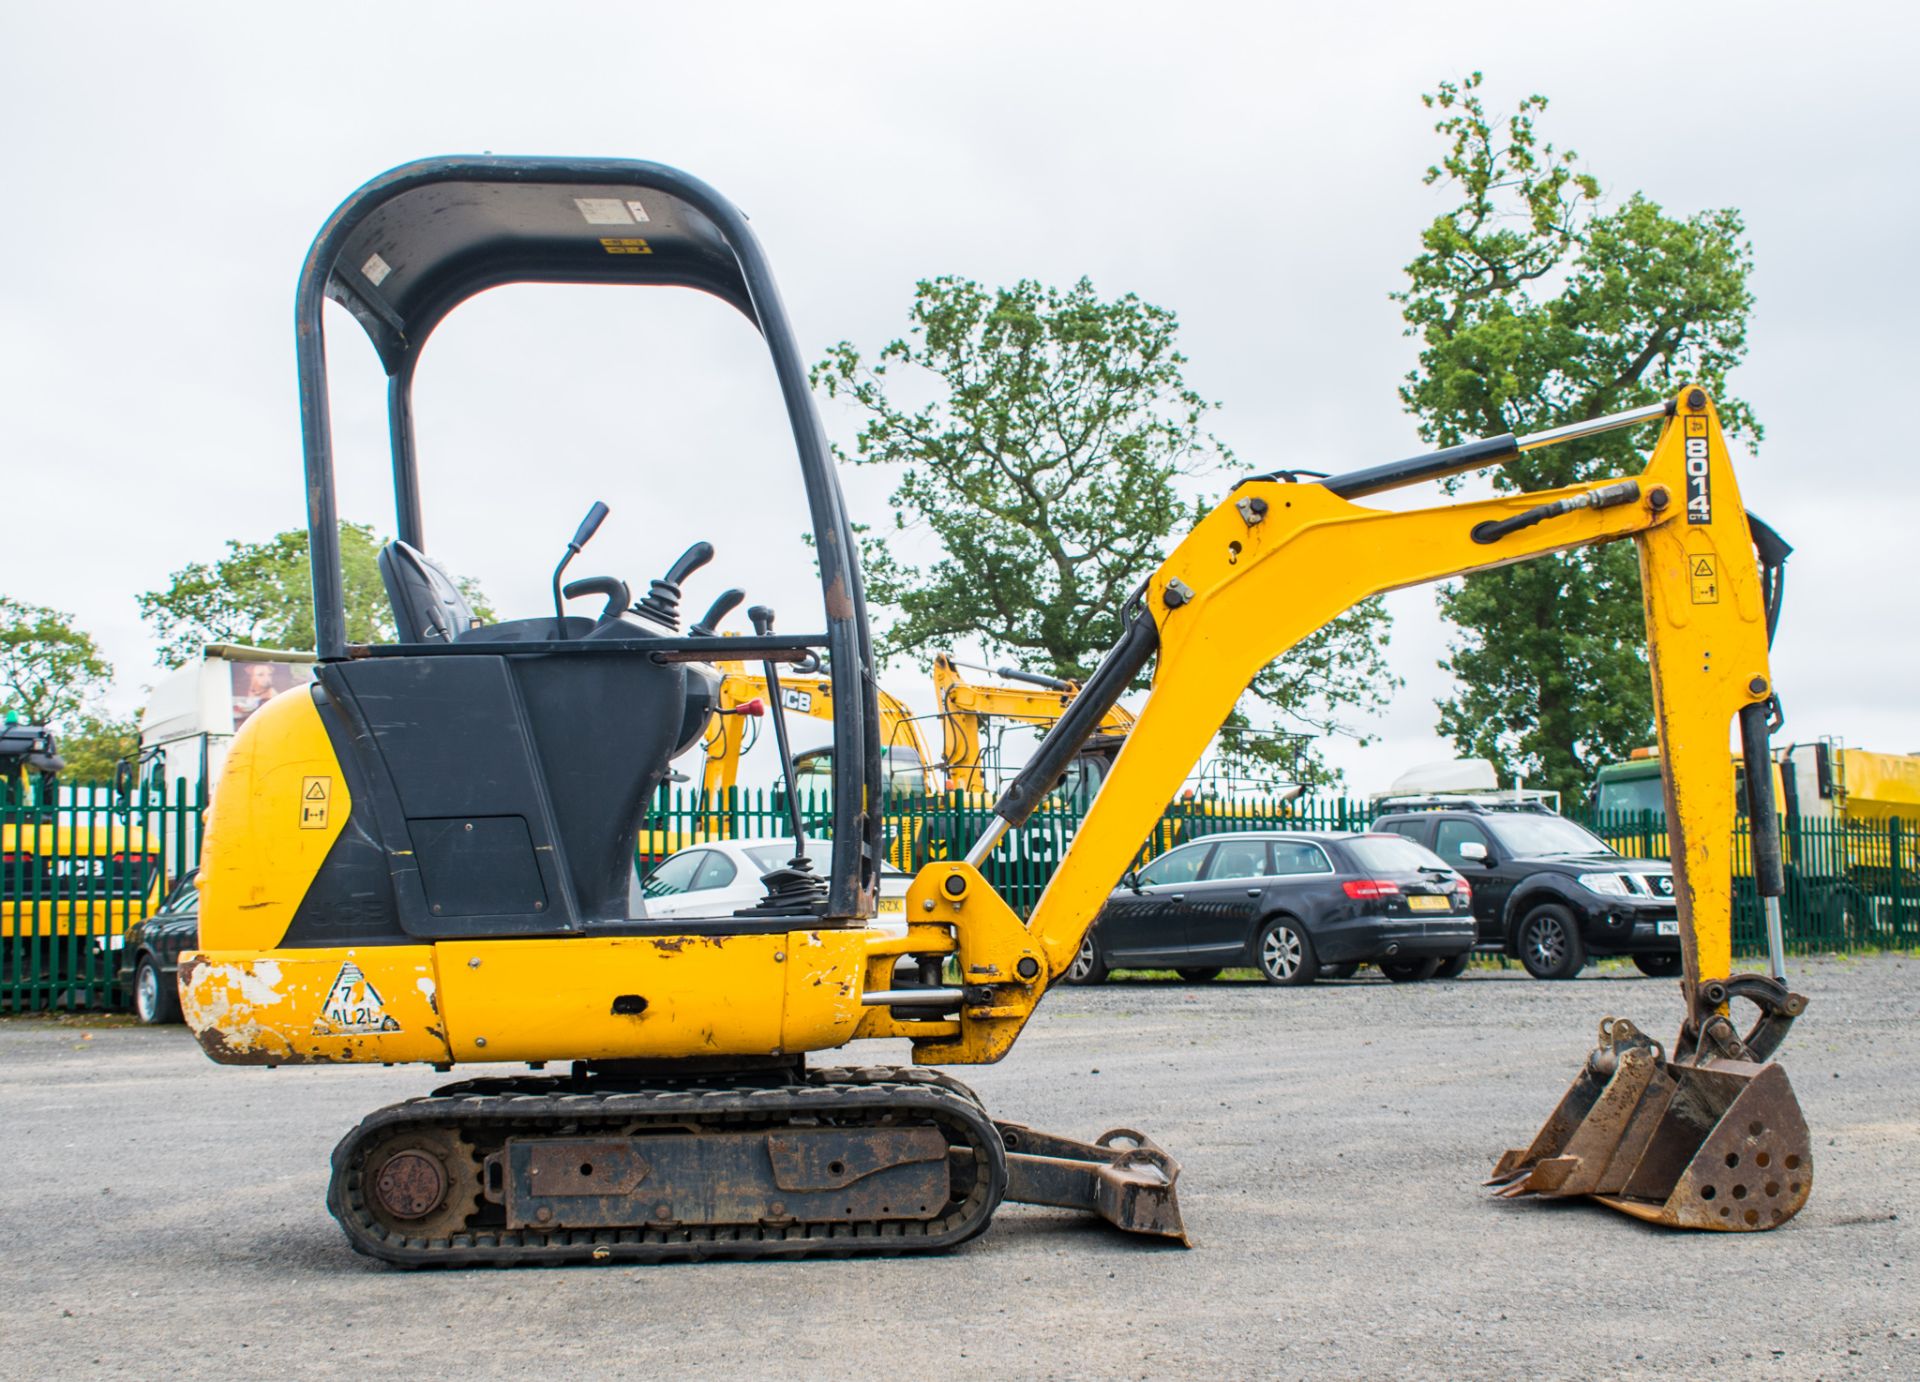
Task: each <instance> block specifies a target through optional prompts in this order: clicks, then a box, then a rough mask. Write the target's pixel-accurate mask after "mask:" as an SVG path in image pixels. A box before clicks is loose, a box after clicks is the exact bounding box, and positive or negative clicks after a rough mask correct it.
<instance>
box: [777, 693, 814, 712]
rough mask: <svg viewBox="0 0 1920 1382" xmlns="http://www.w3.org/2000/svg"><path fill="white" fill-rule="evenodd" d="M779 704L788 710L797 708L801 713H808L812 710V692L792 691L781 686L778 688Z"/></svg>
mask: <svg viewBox="0 0 1920 1382" xmlns="http://www.w3.org/2000/svg"><path fill="white" fill-rule="evenodd" d="M780 704H782V705H784V706H785V707H786V708H787V709H788V710H797V711H799V712H800V713H801V714H802V715H805V714H808V713H810V712H811V711H812V710H813V692H811V691H793V690H789V689H788V688H787V687H784V686H783V687H781V688H780Z"/></svg>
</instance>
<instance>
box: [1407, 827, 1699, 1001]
mask: <svg viewBox="0 0 1920 1382" xmlns="http://www.w3.org/2000/svg"><path fill="white" fill-rule="evenodd" d="M1373 828H1374V829H1375V830H1390V831H1393V832H1395V833H1397V834H1400V835H1403V836H1405V837H1406V838H1407V839H1409V840H1412V841H1414V842H1415V843H1416V844H1421V845H1425V846H1426V847H1427V848H1428V849H1431V850H1432V851H1433V852H1434V853H1435V854H1438V855H1439V856H1440V857H1441V858H1442V859H1444V860H1446V862H1447V863H1448V864H1449V865H1451V866H1452V867H1453V868H1456V869H1458V870H1459V871H1460V872H1461V873H1462V874H1464V875H1465V876H1466V878H1467V879H1468V880H1469V881H1470V882H1471V883H1472V884H1473V913H1474V917H1475V918H1476V920H1477V921H1478V923H1479V930H1480V938H1479V947H1478V948H1479V949H1481V950H1485V951H1490V952H1500V953H1504V954H1508V955H1514V956H1517V957H1518V958H1519V960H1520V963H1521V964H1523V965H1525V966H1526V968H1527V973H1529V974H1531V975H1533V976H1534V978H1536V979H1571V978H1572V977H1573V976H1574V975H1576V974H1578V973H1579V972H1580V969H1581V966H1583V965H1585V964H1586V963H1587V961H1588V960H1589V959H1592V958H1594V957H1596V956H1600V955H1628V956H1631V957H1632V958H1633V962H1634V964H1636V965H1638V966H1639V968H1640V971H1641V973H1643V974H1650V975H1653V976H1655V977H1656V978H1667V977H1671V976H1673V975H1677V974H1678V973H1679V972H1680V913H1679V909H1678V905H1677V904H1676V903H1675V901H1674V897H1673V865H1671V864H1669V863H1667V862H1666V861H1665V860H1664V859H1628V858H1625V857H1623V856H1622V855H1620V854H1617V853H1615V852H1614V850H1613V849H1612V848H1611V847H1610V846H1609V845H1608V844H1607V842H1606V841H1604V840H1602V839H1601V838H1600V837H1599V836H1598V835H1595V834H1594V833H1593V832H1591V831H1589V830H1587V829H1586V828H1585V827H1583V826H1579V825H1575V824H1574V823H1573V822H1572V821H1570V820H1568V819H1566V818H1565V817H1564V816H1559V815H1556V814H1554V812H1552V811H1551V810H1549V809H1548V808H1547V807H1545V806H1544V805H1539V804H1535V803H1532V802H1520V803H1514V804H1512V805H1507V804H1498V805H1488V804H1483V803H1479V802H1473V801H1460V800H1447V799H1438V800H1433V801H1429V802H1407V803H1398V804H1394V805H1391V806H1388V807H1386V808H1385V809H1384V812H1383V814H1382V815H1381V816H1380V817H1379V818H1378V819H1377V820H1375V821H1374V823H1373Z"/></svg>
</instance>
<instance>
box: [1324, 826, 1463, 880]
mask: <svg viewBox="0 0 1920 1382" xmlns="http://www.w3.org/2000/svg"><path fill="white" fill-rule="evenodd" d="M1341 843H1342V844H1344V845H1345V846H1346V847H1347V852H1348V853H1349V854H1351V855H1353V857H1354V858H1356V859H1358V860H1359V861H1360V867H1361V868H1363V869H1369V870H1372V871H1374V872H1376V873H1418V872H1419V871H1420V870H1421V869H1443V868H1446V867H1447V866H1446V865H1445V864H1444V863H1442V862H1441V861H1440V860H1439V859H1437V858H1435V857H1434V853H1433V851H1432V850H1430V849H1428V848H1427V847H1426V846H1425V845H1417V844H1415V843H1414V842H1413V841H1412V840H1409V839H1406V838H1404V837H1402V836H1399V835H1356V836H1354V837H1353V838H1352V839H1350V840H1343V841H1341Z"/></svg>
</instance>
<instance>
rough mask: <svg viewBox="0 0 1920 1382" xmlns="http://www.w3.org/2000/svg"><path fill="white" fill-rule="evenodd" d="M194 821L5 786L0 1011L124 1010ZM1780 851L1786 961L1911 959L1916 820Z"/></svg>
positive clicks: (1231, 803) (99, 793)
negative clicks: (1861, 954) (127, 983)
mask: <svg viewBox="0 0 1920 1382" xmlns="http://www.w3.org/2000/svg"><path fill="white" fill-rule="evenodd" d="M831 806H832V803H831V801H830V799H828V798H827V797H824V796H818V797H816V796H803V797H802V798H801V816H802V821H803V823H804V824H805V825H806V827H807V829H808V830H809V831H810V832H814V833H816V834H822V833H824V831H825V830H826V828H827V827H828V825H829V823H830V822H831V820H832V817H833V813H832V809H831ZM1568 814H1569V815H1570V816H1571V817H1572V818H1573V819H1575V820H1578V821H1580V822H1581V823H1582V824H1584V825H1587V826H1588V827H1589V828H1591V829H1593V830H1594V831H1595V832H1596V833H1598V834H1599V835H1601V836H1602V837H1603V838H1604V839H1606V840H1607V841H1608V842H1609V843H1611V844H1612V845H1613V846H1614V847H1615V848H1616V849H1618V850H1619V851H1620V852H1621V853H1623V854H1627V855H1631V856H1634V857H1639V858H1664V857H1666V854H1667V849H1668V841H1667V833H1666V824H1665V821H1664V820H1663V819H1662V818H1661V817H1660V816H1658V815H1651V814H1644V813H1643V814H1617V815H1606V816H1595V815H1593V814H1591V813H1585V812H1581V811H1578V810H1576V811H1571V812H1569V813H1568ZM204 815H205V812H204V807H203V803H201V802H200V801H199V800H197V799H195V798H192V797H190V796H189V795H188V793H187V791H186V786H185V784H184V783H180V784H176V791H175V793H174V794H173V795H172V796H170V797H169V796H163V795H161V794H159V793H157V792H151V791H150V792H146V793H138V794H135V795H133V796H131V797H129V796H127V795H124V794H116V793H115V792H114V791H113V790H112V789H111V788H110V787H108V786H106V785H104V784H102V785H90V786H78V787H62V788H60V789H58V791H57V792H54V793H53V794H52V795H48V796H42V795H39V794H36V793H35V792H34V791H32V790H28V791H26V792H24V793H21V794H17V795H16V794H14V793H12V792H10V791H9V789H7V788H6V787H5V786H4V785H0V1012H9V1011H23V1010H41V1009H48V1008H67V1009H79V1008H118V1007H123V1006H125V1001H126V1000H125V994H124V990H123V988H122V986H121V983H120V977H121V976H119V975H118V973H117V970H118V961H119V957H120V940H121V938H122V937H123V936H124V935H125V934H126V930H127V928H128V927H129V926H130V925H132V924H133V923H134V922H135V921H137V920H139V919H140V918H142V917H144V916H146V915H148V914H149V913H150V912H151V911H153V910H154V909H155V908H156V907H157V906H158V905H159V904H160V902H161V901H162V900H163V899H164V898H165V896H166V893H167V890H168V889H170V888H171V887H172V886H173V884H174V882H175V881H176V880H177V879H178V878H179V877H180V875H181V874H182V873H183V872H184V871H186V870H188V869H191V868H192V867H194V865H195V864H196V863H197V862H198V860H199V857H200V839H201V829H202V822H203V820H204ZM1084 815H1085V810H1084V804H1083V803H1080V802H1076V801H1072V800H1067V799H1064V798H1058V797H1056V798H1052V799H1049V800H1048V801H1047V802H1045V803H1043V804H1042V805H1041V807H1040V808H1039V810H1037V811H1036V812H1035V813H1034V815H1033V818H1032V819H1031V820H1029V821H1028V822H1027V824H1026V825H1025V826H1023V827H1022V828H1021V829H1019V830H1016V831H1012V832H1009V834H1008V836H1007V838H1006V839H1005V840H1004V841H1003V842H1002V843H1001V845H1000V846H999V848H998V849H996V850H995V851H994V853H993V855H992V856H991V857H990V858H989V859H988V861H987V864H986V868H985V869H984V872H985V873H986V875H987V878H988V881H989V882H991V883H992V884H993V886H994V887H995V889H996V890H997V891H999V892H1000V893H1001V895H1002V896H1004V897H1005V898H1006V899H1007V900H1008V902H1009V903H1010V904H1011V905H1012V906H1013V908H1014V909H1015V910H1016V911H1017V912H1019V913H1020V915H1022V916H1026V915H1028V914H1029V913H1031V911H1032V910H1033V906H1034V904H1035V903H1036V902H1037V901H1038V900H1039V897H1040V894H1041V892H1042V890H1044V889H1045V887H1046V885H1047V880H1048V879H1049V878H1051V877H1052V876H1053V871H1054V869H1055V867H1057V866H1058V864H1059V861H1060V859H1061V858H1062V856H1064V854H1065V853H1066V850H1067V847H1068V845H1069V844H1071V843H1072V841H1073V837H1074V835H1075V833H1076V832H1077V831H1078V830H1079V828H1080V824H1081V820H1082V818H1083V817H1084ZM991 816H992V807H991V805H990V804H989V803H988V802H986V801H985V800H983V799H982V798H980V797H978V796H972V797H969V796H967V795H965V794H962V793H954V794H951V795H947V796H936V797H918V798H902V799H896V800H894V801H891V802H889V803H888V805H887V807H886V813H885V818H884V819H885V822H886V848H887V859H888V862H889V864H890V865H891V866H892V867H894V868H898V869H902V870H905V871H908V872H911V871H912V870H914V869H917V868H918V867H920V866H921V865H922V864H924V863H926V862H928V861H929V860H935V859H957V858H960V857H961V856H963V855H964V854H965V853H966V852H967V850H968V848H969V847H970V846H971V845H972V844H973V842H974V841H975V840H977V839H978V838H980V836H981V835H982V834H983V833H984V832H985V831H986V830H987V828H988V826H989V823H990V820H991ZM1372 817H1373V810H1372V807H1371V806H1370V805H1369V803H1368V802H1366V801H1364V800H1362V799H1358V798H1343V797H1316V798H1308V799H1302V800H1299V801H1294V802H1285V803H1281V802H1272V801H1262V800H1258V799H1248V800H1221V799H1214V798H1194V799H1189V800H1185V801H1181V802H1176V803H1175V804H1174V805H1173V806H1171V807H1169V808H1168V810H1167V812H1166V813H1165V815H1163V816H1162V817H1161V819H1160V821H1159V823H1158V824H1157V825H1156V826H1155V827H1154V830H1153V833H1152V835H1151V836H1150V837H1149V838H1148V839H1147V840H1146V841H1144V842H1143V843H1142V845H1141V849H1140V858H1141V859H1145V858H1148V857H1151V856H1152V855H1154V854H1158V853H1160V852H1161V851H1162V850H1165V849H1168V848H1171V847H1172V846H1173V845H1176V844H1179V843H1181V842H1182V841H1184V840H1189V839H1193V838H1196V837H1198V836H1201V835H1208V834H1216V833H1220V832H1223V831H1236V830H1274V829H1291V830H1360V829H1365V828H1366V827H1367V825H1368V824H1369V822H1370V821H1371V820H1372ZM790 833H791V828H790V826H789V824H788V808H787V803H786V798H785V797H784V795H782V794H781V793H778V792H770V791H730V792H727V793H725V794H723V795H721V796H720V797H718V798H714V799H706V798H703V797H702V796H701V794H700V793H699V792H697V791H694V790H689V789H684V788H682V789H673V788H663V789H662V790H661V792H660V794H659V795H658V797H656V799H655V801H654V805H653V808H652V810H651V811H650V812H649V814H648V817H647V820H646V822H645V824H644V826H643V828H642V830H641V833H640V837H639V840H638V844H637V852H636V856H635V862H636V864H637V866H638V869H639V872H640V874H641V876H642V878H644V877H645V876H646V875H647V874H648V873H649V872H650V871H651V870H652V869H653V867H654V866H655V865H657V864H658V863H659V861H660V860H662V859H664V858H665V857H666V856H667V855H669V854H671V853H672V852H673V851H675V850H677V849H682V848H685V847H686V846H687V845H690V844H696V843H698V842H700V841H702V840H711V839H747V838H753V837H784V836H787V835H789V834H790ZM1784 843H1785V856H1786V861H1787V896H1786V897H1785V899H1783V905H1782V911H1783V914H1784V917H1785V923H1786V935H1787V943H1788V946H1789V948H1790V949H1791V950H1793V951H1794V952H1795V953H1799V954H1807V953H1814V952H1830V951H1850V950H1882V949H1913V948H1920V821H1903V820H1886V821H1879V822H1874V823H1870V824H1865V825H1861V824H1851V825H1849V824H1843V823H1841V822H1837V821H1792V822H1789V823H1788V825H1787V829H1786V835H1785V842H1784ZM1733 852H1734V945H1735V948H1736V949H1737V950H1738V951H1740V952H1741V953H1747V954H1753V953H1758V952H1759V951H1760V950H1761V949H1762V948H1763V947H1764V935H1765V933H1764V929H1763V923H1762V917H1761V911H1760V905H1759V900H1758V898H1757V897H1756V896H1755V893H1754V889H1753V883H1752V879H1751V877H1750V876H1749V873H1748V866H1747V862H1746V861H1747V859H1748V857H1749V854H1748V840H1747V830H1746V825H1745V822H1744V821H1743V822H1742V823H1741V824H1740V825H1739V826H1738V827H1737V828H1736V830H1735V836H1734V851H1733Z"/></svg>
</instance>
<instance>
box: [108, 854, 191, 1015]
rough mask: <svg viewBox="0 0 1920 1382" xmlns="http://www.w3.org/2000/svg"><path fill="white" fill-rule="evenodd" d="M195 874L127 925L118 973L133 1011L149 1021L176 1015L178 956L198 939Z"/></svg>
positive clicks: (178, 972)
mask: <svg viewBox="0 0 1920 1382" xmlns="http://www.w3.org/2000/svg"><path fill="white" fill-rule="evenodd" d="M198 878H199V875H198V874H194V873H190V874H187V875H186V876H185V877H184V878H182V879H181V880H180V881H179V882H178V883H176V884H174V885H173V891H172V892H170V893H168V894H167V900H166V901H165V902H163V903H161V904H160V910H159V911H157V912H155V913H154V914H153V915H152V916H150V917H147V918H146V919H145V920H143V921H136V922H135V923H134V924H133V925H132V926H129V927H128V928H127V939H126V942H125V944H123V945H122V946H121V947H120V964H119V974H118V978H119V980H120V984H121V986H122V987H123V988H130V989H131V990H132V991H133V1012H134V1016H136V1017H138V1018H139V1019H140V1020H141V1021H142V1022H145V1023H148V1024H149V1025H151V1024H153V1023H158V1022H178V1021H179V1020H180V956H181V954H182V953H183V952H184V951H188V950H192V949H193V948H194V947H195V946H197V945H199V944H200V890H199V888H198V887H197V886H196V884H197V881H198Z"/></svg>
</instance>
